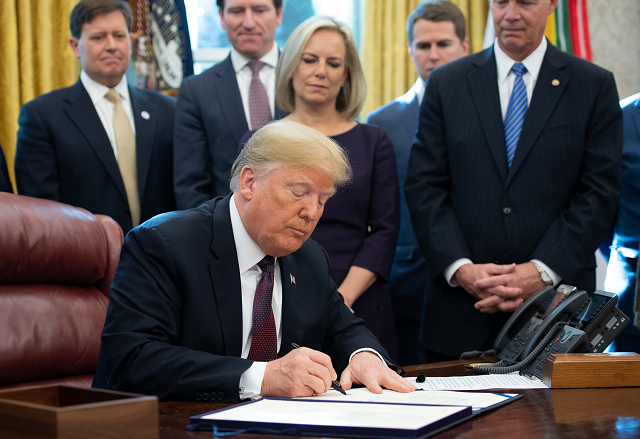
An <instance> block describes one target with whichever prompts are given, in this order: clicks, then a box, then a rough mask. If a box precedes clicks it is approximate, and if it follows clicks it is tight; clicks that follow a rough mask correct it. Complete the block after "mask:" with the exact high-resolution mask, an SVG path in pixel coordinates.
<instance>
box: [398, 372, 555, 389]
mask: <svg viewBox="0 0 640 439" xmlns="http://www.w3.org/2000/svg"><path fill="white" fill-rule="evenodd" d="M405 379H406V380H407V381H409V382H410V383H412V384H414V385H415V386H416V387H418V388H420V389H424V390H489V389H493V390H500V389H548V388H549V387H547V386H546V385H545V384H544V383H543V382H542V381H541V380H539V379H538V378H535V377H534V379H531V378H528V377H524V376H521V375H519V374H518V372H514V373H508V374H504V375H472V376H464V377H426V378H425V381H424V383H417V382H416V379H415V377H411V378H405Z"/></svg>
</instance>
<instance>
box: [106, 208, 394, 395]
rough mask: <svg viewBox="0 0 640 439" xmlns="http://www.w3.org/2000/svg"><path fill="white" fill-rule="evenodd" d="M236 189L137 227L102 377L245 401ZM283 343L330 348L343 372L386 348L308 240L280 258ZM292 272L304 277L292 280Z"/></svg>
mask: <svg viewBox="0 0 640 439" xmlns="http://www.w3.org/2000/svg"><path fill="white" fill-rule="evenodd" d="M230 199H231V196H230V195H228V196H226V197H225V198H220V197H219V198H215V199H213V200H211V201H209V202H207V203H206V204H203V205H201V206H200V207H198V208H196V209H191V210H187V211H179V212H173V213H168V214H165V215H161V216H158V217H156V218H154V219H152V220H150V221H147V222H146V223H145V224H143V225H141V226H140V227H137V228H136V229H134V230H133V231H132V232H131V233H129V234H128V235H127V237H126V239H125V243H124V247H123V249H122V255H121V258H120V264H119V265H118V269H117V271H116V274H115V278H114V282H113V284H112V285H111V299H110V302H109V308H108V311H107V319H106V322H105V326H104V330H103V332H102V347H101V354H100V365H99V367H98V371H97V373H96V377H95V379H94V386H96V385H100V384H102V385H104V384H106V383H108V386H109V387H110V388H112V389H115V390H127V391H134V392H139V393H145V394H153V395H158V396H159V397H160V398H161V399H171V400H194V399H201V398H202V397H203V396H204V395H205V394H206V395H207V398H208V399H215V400H218V401H224V402H237V401H238V399H239V392H238V388H239V381H240V376H241V375H242V373H243V372H244V371H245V370H246V369H248V368H249V367H250V366H251V364H253V362H252V361H250V360H246V359H243V358H240V354H241V349H242V298H241V287H240V276H239V274H238V273H239V268H238V257H237V253H236V248H235V243H234V239H233V231H232V228H231V217H230V213H229V201H230ZM278 261H279V263H280V264H281V265H280V271H281V273H282V343H281V347H280V351H279V352H278V357H282V356H283V355H286V354H287V353H288V352H289V351H290V350H291V343H297V344H298V345H300V346H306V347H310V348H312V349H316V350H321V351H323V352H325V353H327V354H329V355H330V356H331V359H332V361H333V365H334V367H335V369H336V372H337V373H338V374H340V373H341V372H342V370H343V369H344V368H345V367H346V366H347V364H348V361H349V356H350V355H351V353H352V352H353V351H355V350H356V349H359V348H362V347H370V348H373V349H375V350H377V351H378V352H380V353H381V354H382V355H384V356H386V357H388V355H387V353H386V351H385V350H384V349H383V348H382V346H380V344H379V343H378V340H377V339H376V337H374V336H373V334H371V332H369V330H367V329H366V327H365V325H364V322H363V321H362V320H360V319H358V318H356V317H354V316H353V315H352V314H351V312H350V311H349V309H348V308H347V307H346V306H344V302H343V300H342V296H340V294H339V293H338V292H337V290H336V286H335V284H334V283H333V281H331V279H330V277H329V271H328V270H329V262H328V257H327V255H326V253H325V252H324V250H323V249H322V247H320V246H319V245H318V244H317V243H316V242H314V241H312V240H308V241H307V242H306V243H305V244H304V245H303V246H302V247H301V248H300V249H299V250H298V251H296V252H294V253H292V254H290V255H288V256H285V257H282V258H279V259H278ZM290 275H292V276H293V277H295V280H296V283H295V284H294V283H293V282H291V281H290V277H291V276H290Z"/></svg>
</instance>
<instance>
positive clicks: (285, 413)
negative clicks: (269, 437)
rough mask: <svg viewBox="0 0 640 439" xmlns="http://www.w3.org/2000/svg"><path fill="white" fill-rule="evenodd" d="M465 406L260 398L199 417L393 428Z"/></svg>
mask: <svg viewBox="0 0 640 439" xmlns="http://www.w3.org/2000/svg"><path fill="white" fill-rule="evenodd" d="M465 409H466V407H451V406H442V407H438V406H409V405H392V404H344V403H339V402H321V401H296V400H278V399H261V400H258V401H256V402H252V403H250V404H244V405H238V406H235V407H233V408H232V409H229V410H224V411H220V412H216V413H210V414H208V415H204V416H202V419H211V420H216V419H220V420H228V421H239V422H264V423H276V424H287V425H324V426H340V427H366V428H393V429H404V430H417V429H419V428H422V427H424V426H426V425H429V424H431V423H433V422H436V421H438V420H440V419H442V418H445V417H447V416H449V415H452V414H454V413H457V412H459V411H462V410H465Z"/></svg>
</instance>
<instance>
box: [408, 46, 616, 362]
mask: <svg viewBox="0 0 640 439" xmlns="http://www.w3.org/2000/svg"><path fill="white" fill-rule="evenodd" d="M554 80H558V81H557V82H559V84H558V85H554V83H556V81H554ZM621 153H622V114H621V112H620V107H619V106H618V93H617V91H616V85H615V81H614V79H613V75H612V74H611V73H610V72H608V71H606V70H603V69H601V68H599V67H598V66H596V65H594V64H591V63H589V62H586V61H584V60H582V59H579V58H577V57H574V56H571V55H567V54H565V53H562V52H560V51H559V50H558V49H556V48H555V47H553V46H552V45H551V44H550V43H549V45H548V49H547V51H546V54H545V56H544V60H543V63H542V67H541V69H540V73H539V76H538V80H537V83H536V86H535V89H534V91H533V96H532V99H531V104H530V107H529V109H528V110H527V113H526V116H525V120H524V124H523V128H522V133H521V135H520V140H519V143H518V146H517V149H516V153H515V157H514V160H513V164H512V166H511V169H509V168H508V166H507V160H506V146H505V137H504V125H503V120H502V114H501V110H500V101H499V93H498V86H497V79H496V62H495V57H494V53H493V48H489V49H487V50H484V51H482V52H480V53H478V54H475V55H471V56H468V57H466V58H463V59H460V60H457V61H454V62H452V63H450V64H447V65H445V66H442V67H440V68H438V69H437V70H435V71H434V72H433V73H431V75H430V77H429V81H428V84H427V88H426V91H425V97H424V101H423V103H422V108H421V111H420V127H419V129H418V133H417V136H416V139H415V140H414V145H413V149H412V152H411V159H410V162H409V171H408V177H407V182H406V185H405V190H406V194H407V200H408V202H409V207H410V210H411V216H412V219H413V224H414V226H415V230H416V235H417V237H418V242H419V243H420V246H421V248H422V249H423V253H424V254H425V256H426V257H427V260H428V262H429V265H430V267H431V269H432V270H433V272H434V274H435V275H436V276H437V279H436V288H435V289H434V291H432V292H430V294H429V297H428V301H427V305H426V312H427V317H428V318H427V319H426V321H425V322H424V324H423V328H424V332H423V343H424V344H425V346H426V347H427V348H429V349H431V350H434V351H437V352H440V353H443V354H447V355H458V354H460V353H461V352H462V351H465V350H471V349H478V348H479V347H480V346H482V345H483V344H485V343H486V342H487V341H488V342H489V343H492V341H491V340H487V338H488V336H489V334H490V333H491V330H492V326H493V324H494V322H498V321H504V316H501V315H500V314H494V315H487V314H482V313H480V312H478V311H476V310H475V309H474V308H473V304H474V302H475V301H476V300H475V299H474V298H473V297H472V296H471V295H470V294H468V293H467V292H465V291H464V290H463V289H462V288H460V287H458V288H450V287H449V285H448V284H447V282H446V280H445V279H444V277H443V276H442V275H441V273H442V271H443V270H444V269H445V268H446V267H447V266H448V265H450V264H451V263H453V262H454V261H455V260H457V259H459V258H470V259H471V260H472V261H473V262H474V263H489V262H494V263H497V264H508V263H524V262H527V261H529V260H530V259H532V258H536V259H539V260H541V261H542V262H544V263H545V264H547V265H548V266H549V267H550V268H552V269H553V270H554V271H555V272H556V273H558V274H559V275H560V276H561V277H562V278H563V280H564V282H565V283H568V284H571V285H575V286H577V287H578V288H580V289H584V290H587V291H589V292H592V291H593V290H594V289H595V257H594V251H595V250H596V248H597V247H598V244H599V243H600V242H601V241H602V238H603V237H604V235H605V233H606V231H607V228H608V227H609V225H610V224H611V221H612V219H613V215H614V212H615V209H616V205H617V201H618V196H619V193H620V174H621V162H622V155H621ZM494 330H495V328H494Z"/></svg>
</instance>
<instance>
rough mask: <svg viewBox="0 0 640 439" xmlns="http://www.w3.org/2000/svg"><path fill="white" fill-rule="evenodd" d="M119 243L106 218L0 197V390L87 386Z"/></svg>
mask: <svg viewBox="0 0 640 439" xmlns="http://www.w3.org/2000/svg"><path fill="white" fill-rule="evenodd" d="M122 242H123V235H122V230H121V229H120V226H119V225H118V224H117V223H116V222H115V221H114V220H112V219H111V218H109V217H107V216H104V215H93V214H91V213H89V212H87V211H86V210H84V209H79V208H75V207H72V206H69V205H67V204H62V203H58V202H55V201H49V200H41V199H37V198H31V197H25V196H22V195H14V194H9V193H0V388H1V389H5V388H8V387H21V386H25V385H33V384H72V385H79V386H82V387H90V386H91V380H92V379H93V374H94V372H95V370H96V366H97V364H98V351H99V350H100V333H101V332H102V326H103V325H104V319H105V316H106V313H107V304H108V303H109V285H111V281H112V280H113V275H114V273H115V270H116V266H117V265H118V259H119V257H120V249H121V247H122ZM7 385H9V386H7Z"/></svg>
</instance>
